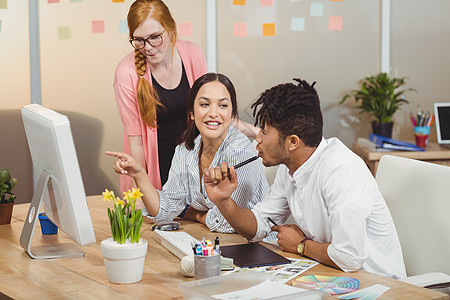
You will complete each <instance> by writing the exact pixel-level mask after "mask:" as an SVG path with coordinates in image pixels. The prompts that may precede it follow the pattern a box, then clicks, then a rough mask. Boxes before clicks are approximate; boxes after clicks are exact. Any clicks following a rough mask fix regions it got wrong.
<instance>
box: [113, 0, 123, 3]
mask: <svg viewBox="0 0 450 300" xmlns="http://www.w3.org/2000/svg"><path fill="white" fill-rule="evenodd" d="M112 2H113V3H114V2H125V0H112Z"/></svg>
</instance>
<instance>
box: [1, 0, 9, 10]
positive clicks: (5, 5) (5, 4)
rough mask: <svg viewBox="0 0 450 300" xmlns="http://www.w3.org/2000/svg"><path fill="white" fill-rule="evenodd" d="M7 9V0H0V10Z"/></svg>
mask: <svg viewBox="0 0 450 300" xmlns="http://www.w3.org/2000/svg"><path fill="white" fill-rule="evenodd" d="M2 8H3V9H7V8H8V1H7V0H0V9H2Z"/></svg>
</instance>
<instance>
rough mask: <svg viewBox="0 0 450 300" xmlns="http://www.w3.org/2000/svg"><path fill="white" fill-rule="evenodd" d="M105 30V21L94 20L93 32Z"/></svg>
mask: <svg viewBox="0 0 450 300" xmlns="http://www.w3.org/2000/svg"><path fill="white" fill-rule="evenodd" d="M104 32H105V21H103V20H98V21H92V33H104Z"/></svg>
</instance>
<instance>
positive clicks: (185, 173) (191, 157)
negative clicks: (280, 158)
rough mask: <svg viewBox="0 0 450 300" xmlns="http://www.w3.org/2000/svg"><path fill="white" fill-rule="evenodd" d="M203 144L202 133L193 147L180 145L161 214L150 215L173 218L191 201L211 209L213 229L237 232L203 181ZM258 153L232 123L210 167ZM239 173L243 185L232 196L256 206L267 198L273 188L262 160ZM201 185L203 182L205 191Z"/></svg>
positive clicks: (163, 195) (242, 203)
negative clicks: (269, 184) (200, 151)
mask: <svg viewBox="0 0 450 300" xmlns="http://www.w3.org/2000/svg"><path fill="white" fill-rule="evenodd" d="M200 145H201V136H200V135H199V136H198V137H197V138H196V139H195V146H194V149H193V150H188V149H186V147H185V146H184V145H178V146H177V147H176V148H175V154H174V156H173V159H172V165H171V167H170V171H169V178H168V180H167V182H166V184H164V186H163V188H162V190H161V191H158V193H159V197H160V207H159V212H158V215H157V216H156V217H150V218H151V219H153V220H155V221H158V222H160V221H167V220H172V219H173V218H175V217H176V216H178V215H179V214H180V213H181V212H182V211H183V210H184V208H185V207H186V204H188V205H189V206H191V207H192V208H195V209H196V210H199V211H207V214H206V226H207V227H208V228H209V229H210V230H211V231H216V232H222V233H231V232H234V229H233V228H232V227H231V225H230V224H229V223H228V221H227V220H226V219H225V218H224V217H223V216H222V214H221V213H220V211H219V209H218V208H217V207H216V206H215V205H214V204H213V203H212V202H211V201H210V200H209V199H208V196H207V195H206V192H205V186H204V182H203V179H202V181H201V183H200V175H199V169H198V158H199V155H198V154H199V150H200ZM255 155H257V152H256V149H255V148H254V147H253V146H252V145H251V143H250V140H249V139H248V137H246V136H245V135H244V134H242V133H241V132H240V131H239V130H237V129H235V128H234V127H233V126H230V127H229V130H228V133H227V136H226V137H225V139H224V141H223V142H222V144H221V145H220V147H219V149H218V150H217V152H216V154H215V156H214V159H213V161H212V163H211V166H210V167H215V166H220V163H221V162H222V161H225V162H226V163H227V164H228V165H229V166H234V165H236V164H238V163H240V162H242V161H244V160H246V159H249V158H250V157H253V156H255ZM236 173H237V177H238V183H239V185H238V188H237V189H236V190H235V191H234V192H233V193H232V195H231V198H232V199H233V200H234V201H235V202H236V203H237V204H238V205H239V206H241V207H246V208H253V206H254V205H255V204H256V203H257V202H260V201H261V200H262V199H263V198H264V196H265V195H266V194H267V191H268V188H269V186H268V184H267V180H266V177H265V175H264V171H263V168H262V163H261V161H260V160H256V161H253V162H251V163H248V164H246V165H245V166H242V167H240V168H239V169H238V170H236ZM200 184H201V185H202V189H201V190H200ZM143 213H144V215H147V216H148V212H147V210H146V209H143Z"/></svg>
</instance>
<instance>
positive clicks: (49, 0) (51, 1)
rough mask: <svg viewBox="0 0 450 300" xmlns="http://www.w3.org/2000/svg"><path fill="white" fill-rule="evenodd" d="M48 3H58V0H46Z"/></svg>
mask: <svg viewBox="0 0 450 300" xmlns="http://www.w3.org/2000/svg"><path fill="white" fill-rule="evenodd" d="M48 3H59V0H48Z"/></svg>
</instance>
